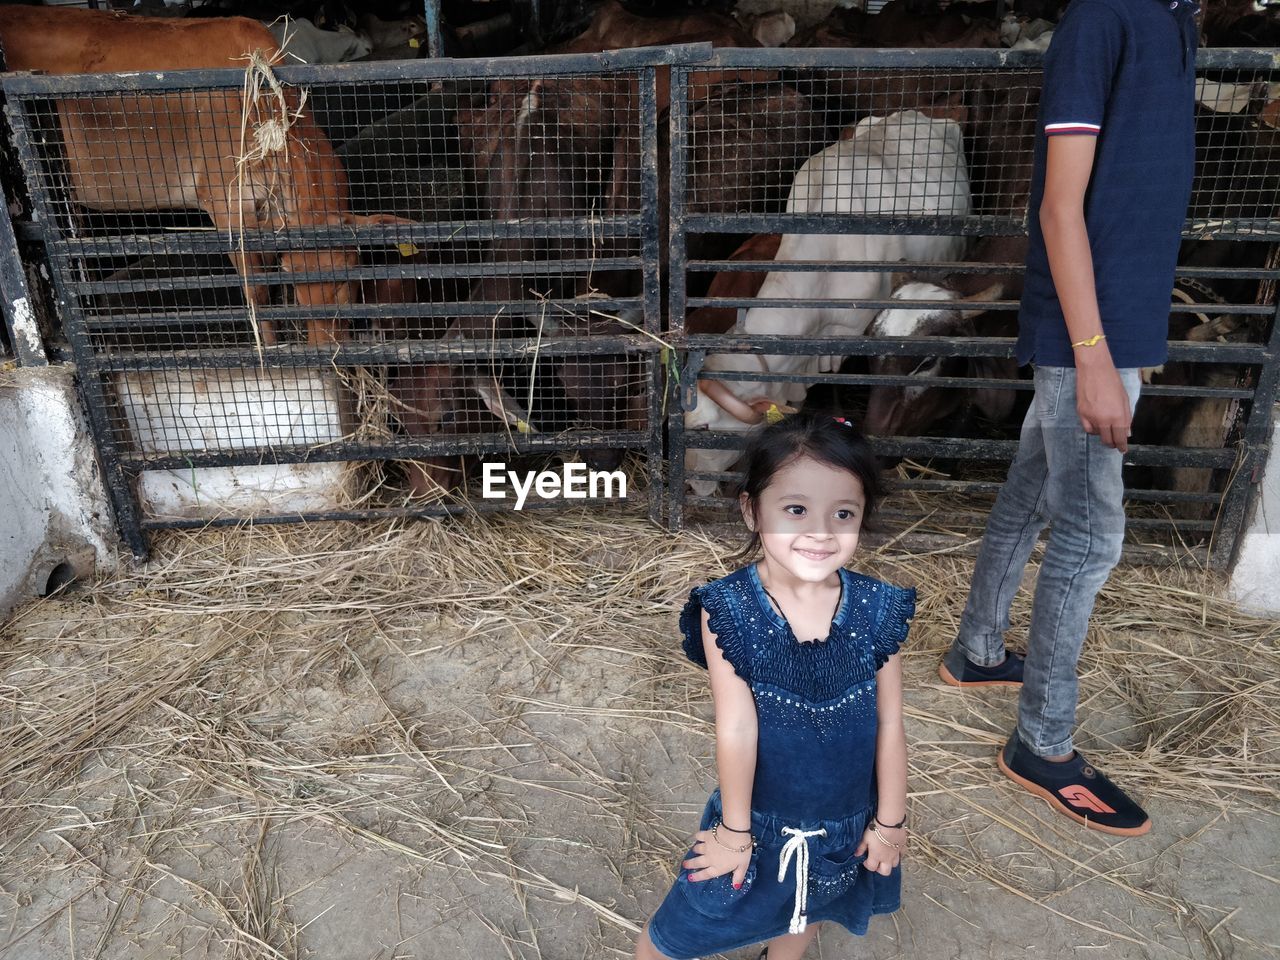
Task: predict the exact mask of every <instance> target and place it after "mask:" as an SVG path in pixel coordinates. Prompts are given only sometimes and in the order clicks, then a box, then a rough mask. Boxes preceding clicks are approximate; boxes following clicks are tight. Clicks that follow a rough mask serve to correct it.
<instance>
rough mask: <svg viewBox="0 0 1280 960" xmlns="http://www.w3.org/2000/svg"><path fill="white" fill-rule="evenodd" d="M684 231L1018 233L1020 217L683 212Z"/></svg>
mask: <svg viewBox="0 0 1280 960" xmlns="http://www.w3.org/2000/svg"><path fill="white" fill-rule="evenodd" d="M684 227H685V232H686V233H804V234H818V235H831V236H840V235H843V234H872V235H880V234H895V235H897V234H908V235H912V236H915V235H933V234H938V235H942V236H948V237H961V236H969V237H984V236H994V235H1003V236H1020V235H1023V234H1025V233H1026V232H1027V230H1026V225H1025V224H1024V223H1023V221H1022V220H1013V219H1011V218H1009V217H983V216H969V217H925V216H900V217H893V216H868V215H864V214H854V213H708V214H696V213H690V214H686V215H685V217H684Z"/></svg>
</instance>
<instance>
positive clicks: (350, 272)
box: [67, 257, 643, 296]
mask: <svg viewBox="0 0 1280 960" xmlns="http://www.w3.org/2000/svg"><path fill="white" fill-rule="evenodd" d="M642 266H643V262H642V261H641V259H640V258H639V257H599V258H596V259H577V260H491V261H487V262H485V263H456V264H443V263H442V264H436V263H406V264H394V263H389V264H381V265H376V266H360V267H350V268H344V269H343V270H313V271H297V272H289V273H285V272H281V271H275V272H272V273H249V274H245V275H243V276H241V275H240V274H237V273H225V274H212V275H210V274H200V273H192V274H188V275H186V276H179V277H148V276H138V277H133V278H130V279H128V280H83V281H71V282H70V283H68V284H67V286H68V287H69V288H70V289H71V292H72V293H75V294H79V295H81V296H91V295H96V294H103V293H146V292H151V291H159V290H212V289H227V288H241V287H244V286H245V285H246V284H247V285H250V286H255V285H270V284H287V285H289V286H296V285H298V284H300V283H317V282H330V283H332V282H348V281H356V280H388V279H392V280H399V279H410V280H412V279H424V280H436V279H448V278H478V277H494V278H506V277H527V276H538V275H541V274H563V273H585V272H590V271H593V270H639V269H640V268H641V267H642ZM191 269H192V270H195V269H197V268H195V267H192V268H191Z"/></svg>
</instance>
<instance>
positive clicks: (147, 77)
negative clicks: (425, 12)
mask: <svg viewBox="0 0 1280 960" xmlns="http://www.w3.org/2000/svg"><path fill="white" fill-rule="evenodd" d="M710 56H711V44H710V43H691V44H679V45H674V46H666V47H636V48H634V49H627V50H607V51H604V52H601V53H572V54H552V55H538V56H525V57H487V58H478V59H466V60H454V59H438V60H429V59H422V60H385V61H367V62H362V63H339V64H292V65H289V64H282V65H280V66H277V67H274V68H273V72H274V73H275V75H276V78H277V79H279V80H280V81H281V82H282V83H285V84H288V85H291V86H319V85H325V84H366V83H376V82H378V81H389V82H396V83H404V82H407V81H419V80H420V81H444V80H463V79H475V80H483V79H488V78H494V77H523V76H528V77H530V78H538V77H552V76H555V75H557V74H563V75H574V74H584V73H586V74H593V73H615V72H620V71H626V72H638V71H640V70H643V69H644V68H645V67H649V66H665V65H675V64H686V63H698V62H702V61H704V60H707V59H708V58H709V57H710ZM244 74H245V72H244V70H243V69H236V68H225V69H206V70H167V71H163V72H156V71H146V72H138V73H87V74H71V75H60V76H48V75H43V74H32V73H12V74H7V75H5V76H4V77H3V78H0V85H2V86H3V89H4V92H5V94H6V95H7V96H10V97H15V98H18V99H32V98H35V97H46V96H50V95H52V96H60V95H66V94H77V95H80V94H130V93H148V92H164V91H181V92H187V91H190V90H192V89H210V90H235V91H239V90H240V89H242V88H243V86H244Z"/></svg>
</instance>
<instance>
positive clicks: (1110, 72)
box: [1040, 0, 1125, 137]
mask: <svg viewBox="0 0 1280 960" xmlns="http://www.w3.org/2000/svg"><path fill="white" fill-rule="evenodd" d="M1124 33H1125V31H1124V24H1123V22H1121V20H1120V16H1119V14H1117V13H1116V12H1115V11H1114V10H1112V9H1111V8H1110V7H1108V6H1107V5H1106V4H1103V3H1097V2H1094V0H1074V2H1072V4H1071V6H1069V7H1068V8H1067V12H1066V13H1065V14H1064V15H1063V17H1062V22H1061V23H1059V24H1058V28H1057V29H1056V30H1054V32H1053V39H1052V40H1051V41H1050V43H1049V50H1048V52H1047V53H1046V54H1045V58H1044V88H1043V92H1042V93H1041V95H1040V119H1041V122H1042V123H1043V124H1044V133H1045V136H1048V137H1055V136H1062V135H1066V134H1085V135H1091V136H1097V135H1098V134H1099V133H1101V132H1102V123H1103V118H1104V117H1105V116H1106V112H1107V100H1108V98H1109V97H1110V96H1111V84H1112V80H1113V79H1114V78H1115V75H1116V70H1117V69H1118V68H1119V66H1120V60H1121V57H1122V55H1123V53H1124V39H1125V38H1124Z"/></svg>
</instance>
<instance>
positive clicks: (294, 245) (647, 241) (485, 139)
mask: <svg viewBox="0 0 1280 960" xmlns="http://www.w3.org/2000/svg"><path fill="white" fill-rule="evenodd" d="M669 59H670V57H669V55H667V54H665V53H663V52H661V51H659V52H655V51H647V52H634V53H633V52H624V53H618V54H612V55H581V56H573V57H554V58H549V57H544V58H536V59H528V58H524V59H506V60H499V61H470V62H461V61H460V62H453V61H412V62H395V63H391V62H384V63H376V64H363V65H343V66H337V67H282V68H279V69H277V70H275V71H262V70H256V71H255V70H251V71H249V72H248V74H246V72H245V71H238V70H210V71H197V72H184V73H166V74H136V75H126V76H109V75H102V76H70V77H51V76H30V75H11V76H8V77H6V78H5V80H4V91H5V94H6V96H7V107H6V111H7V114H8V119H9V123H10V126H11V128H12V131H13V137H14V143H15V147H16V151H17V154H18V156H19V159H20V162H21V166H22V170H23V173H24V178H25V181H26V188H27V192H28V195H29V198H30V203H31V208H32V214H33V217H32V219H33V220H34V223H35V224H36V225H37V227H38V228H39V230H40V231H41V232H42V234H43V240H44V244H45V248H46V250H47V253H48V261H49V264H50V268H51V271H52V274H53V279H54V285H55V288H56V296H57V299H58V305H59V308H60V313H61V316H62V319H63V323H64V329H65V332H66V336H67V339H68V340H69V342H70V345H71V349H72V353H73V355H74V359H75V362H76V364H77V366H78V371H79V380H80V385H81V389H82V392H83V397H84V400H85V404H86V407H87V409H88V412H89V416H90V419H91V423H92V428H93V432H94V435H95V439H96V441H97V445H98V450H99V453H100V455H101V459H102V463H103V467H104V472H105V475H106V477H107V481H108V485H109V487H110V491H111V495H112V500H113V504H114V506H115V509H116V511H117V514H118V519H119V522H120V526H121V528H122V530H123V533H124V536H125V538H126V540H127V541H128V543H129V544H130V546H131V547H132V548H133V549H134V550H135V551H136V552H139V553H144V552H145V550H146V547H147V540H146V533H145V531H147V530H149V529H152V528H156V527H166V526H186V525H196V524H203V523H206V522H208V521H207V519H204V518H194V517H192V516H190V513H191V512H192V508H193V507H195V508H196V509H197V510H198V508H199V501H200V499H201V496H202V494H203V495H204V498H205V500H206V501H207V500H209V499H212V498H213V497H214V496H215V494H216V495H217V496H218V497H219V498H224V497H225V498H227V499H229V500H230V501H233V502H239V503H240V504H241V505H242V506H243V505H244V504H247V508H246V509H248V510H249V512H251V513H252V514H253V515H254V516H255V518H256V519H257V520H259V521H272V520H275V521H290V520H305V519H310V518H327V519H334V518H339V519H341V518H348V519H356V518H366V517H368V518H372V517H379V516H404V515H427V514H438V513H442V512H457V511H460V510H468V511H469V510H477V509H478V510H484V509H502V508H508V509H509V508H510V507H511V505H512V501H511V499H510V498H508V499H506V500H483V499H481V498H478V497H477V498H473V499H472V501H471V502H469V503H468V502H465V501H462V500H459V499H457V498H455V497H452V496H450V494H451V492H452V491H455V490H457V489H458V488H460V487H465V486H466V485H467V483H468V482H469V483H471V484H472V486H473V487H474V485H475V483H476V477H475V475H474V473H475V469H476V463H475V461H476V458H477V456H478V455H480V454H490V455H498V454H500V455H501V456H492V457H491V458H490V459H495V460H497V459H505V460H506V461H507V462H508V465H509V466H511V467H512V468H513V469H515V468H517V467H519V466H521V465H527V466H530V467H531V468H532V467H537V466H541V465H546V463H547V462H548V460H549V458H550V457H551V456H552V455H554V454H561V455H567V454H572V455H575V456H578V455H580V457H581V459H583V460H585V462H586V463H587V464H588V465H592V466H598V467H599V468H600V469H601V470H606V471H607V470H612V469H614V468H616V467H617V466H618V465H619V462H620V461H621V459H622V457H623V455H624V454H625V453H626V452H627V451H637V452H638V453H639V454H641V455H642V459H641V463H640V465H639V471H640V473H639V476H638V477H633V479H639V480H640V481H645V479H646V474H647V483H645V482H641V483H639V484H637V486H639V487H641V488H642V489H641V490H639V491H638V492H637V491H634V490H633V491H628V502H629V505H630V506H631V507H636V506H639V507H644V506H648V508H649V509H650V512H651V514H652V515H654V516H657V515H658V512H659V511H660V509H661V506H662V501H663V500H664V499H665V494H664V488H663V475H662V464H663V458H662V434H661V427H662V416H661V409H662V403H663V398H664V391H665V383H664V380H663V378H662V370H661V364H660V362H659V355H660V349H661V346H660V340H659V338H658V337H657V333H658V331H659V324H660V298H659V288H658V272H657V271H658V266H657V265H658V260H659V256H658V236H659V233H658V231H659V216H658V211H659V203H658V170H657V130H658V120H657V102H656V85H657V71H658V67H659V65H661V64H663V63H665V62H668V61H669ZM633 459H634V458H633ZM208 468H214V469H208ZM645 487H647V489H643V488H645ZM280 490H284V491H286V492H287V494H288V495H287V497H285V498H284V499H283V500H279V499H278V498H277V497H276V494H270V495H268V493H267V491H280ZM614 492H615V493H619V492H620V491H617V490H615V491H614ZM535 505H538V504H535V503H530V504H529V506H535ZM235 512H236V513H237V514H238V513H240V512H242V511H241V510H237V511H235ZM223 519H224V520H225V521H226V522H234V521H235V520H237V519H239V517H238V516H228V517H226V518H223Z"/></svg>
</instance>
